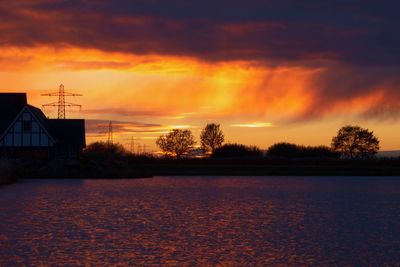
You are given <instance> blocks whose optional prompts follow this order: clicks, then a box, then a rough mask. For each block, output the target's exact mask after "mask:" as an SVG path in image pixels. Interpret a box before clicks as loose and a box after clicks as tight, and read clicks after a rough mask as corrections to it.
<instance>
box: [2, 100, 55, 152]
mask: <svg viewBox="0 0 400 267" xmlns="http://www.w3.org/2000/svg"><path fill="white" fill-rule="evenodd" d="M54 144H55V140H54V138H53V137H52V136H51V135H50V134H49V132H48V131H47V130H46V128H45V127H44V126H43V124H42V123H41V122H40V120H38V118H37V117H36V116H35V115H34V113H33V112H32V111H31V110H30V108H29V107H24V108H23V109H22V111H21V112H20V113H19V114H18V116H17V117H16V118H15V119H14V121H13V122H12V123H11V125H10V126H9V127H8V129H7V130H6V131H5V132H4V133H3V135H2V136H1V137H0V147H9V148H17V147H21V148H23V147H25V148H28V147H29V148H35V147H36V148H50V147H53V146H54Z"/></svg>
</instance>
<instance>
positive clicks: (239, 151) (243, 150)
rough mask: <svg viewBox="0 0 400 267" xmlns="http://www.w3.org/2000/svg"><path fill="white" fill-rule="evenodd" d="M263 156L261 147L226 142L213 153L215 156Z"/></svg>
mask: <svg viewBox="0 0 400 267" xmlns="http://www.w3.org/2000/svg"><path fill="white" fill-rule="evenodd" d="M261 156H262V151H261V149H260V148H258V147H256V146H246V145H242V144H226V145H223V146H221V147H219V148H216V149H215V150H214V152H213V153H212V157H214V158H255V157H261Z"/></svg>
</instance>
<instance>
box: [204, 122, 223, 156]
mask: <svg viewBox="0 0 400 267" xmlns="http://www.w3.org/2000/svg"><path fill="white" fill-rule="evenodd" d="M200 140H201V147H202V148H203V149H204V150H205V151H207V152H213V151H214V150H215V149H216V148H218V147H220V146H221V145H222V143H223V142H224V134H223V133H222V130H221V129H220V125H219V124H215V123H210V124H207V125H206V127H204V129H203V130H202V131H201V135H200Z"/></svg>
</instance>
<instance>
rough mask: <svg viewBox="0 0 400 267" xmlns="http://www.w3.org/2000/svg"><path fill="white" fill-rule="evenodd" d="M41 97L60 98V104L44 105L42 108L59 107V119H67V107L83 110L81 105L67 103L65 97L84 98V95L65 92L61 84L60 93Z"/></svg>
mask: <svg viewBox="0 0 400 267" xmlns="http://www.w3.org/2000/svg"><path fill="white" fill-rule="evenodd" d="M41 95H42V96H58V102H53V103H49V104H44V105H43V106H42V107H43V108H44V107H57V108H58V118H59V119H65V107H79V109H81V108H82V106H81V105H78V104H74V103H70V102H66V101H65V97H67V96H82V95H81V94H73V93H68V92H65V89H64V85H63V84H60V87H59V88H58V92H54V93H49V94H41Z"/></svg>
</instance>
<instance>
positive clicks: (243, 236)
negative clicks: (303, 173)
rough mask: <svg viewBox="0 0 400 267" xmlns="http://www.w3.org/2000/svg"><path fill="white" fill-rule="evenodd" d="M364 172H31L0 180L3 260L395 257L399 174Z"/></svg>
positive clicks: (261, 262) (366, 260) (207, 262)
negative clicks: (43, 177)
mask: <svg viewBox="0 0 400 267" xmlns="http://www.w3.org/2000/svg"><path fill="white" fill-rule="evenodd" d="M359 179H360V178H343V177H342V178H334V177H330V178H327V177H319V178H318V177H317V178H290V177H286V178H285V177H280V178H267V177H260V178H256V177H236V178H234V177H225V178H224V177H210V178H204V177H183V178H174V177H163V178H154V179H144V180H93V181H89V180H85V181H84V180H50V181H26V182H24V183H21V184H17V185H12V186H7V187H3V188H1V189H0V192H1V194H0V203H1V205H0V266H9V265H34V266H40V265H73V266H79V265H94V266H111V265H119V266H125V265H135V266H159V265H163V266H248V265H250V266H267V265H274V266H287V265H308V266H309V265H317V264H321V265H335V264H336V265H343V264H351V265H380V264H378V263H386V264H387V265H393V264H395V263H396V255H397V252H395V251H396V250H395V248H396V246H397V245H396V244H398V240H397V239H396V236H398V235H399V234H400V233H399V231H400V230H399V229H400V227H399V226H400V225H399V221H400V220H398V219H399V218H398V214H399V213H398V207H397V204H396V203H398V201H399V195H400V194H399V193H400V182H398V181H397V180H391V179H384V178H379V179H374V178H363V180H362V181H360V180H359ZM396 211H397V212H396ZM383 248H385V249H383Z"/></svg>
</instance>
